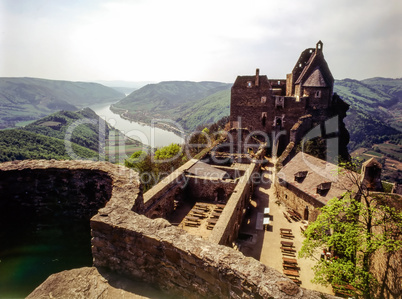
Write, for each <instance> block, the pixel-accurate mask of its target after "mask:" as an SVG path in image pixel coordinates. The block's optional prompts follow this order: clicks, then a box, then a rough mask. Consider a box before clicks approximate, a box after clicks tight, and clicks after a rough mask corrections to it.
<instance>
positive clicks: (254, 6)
mask: <svg viewBox="0 0 402 299" xmlns="http://www.w3.org/2000/svg"><path fill="white" fill-rule="evenodd" d="M2 4H3V6H2V7H1V9H0V11H1V12H2V18H1V19H2V22H3V24H2V25H3V26H2V28H6V30H3V31H2V32H1V35H0V51H1V53H2V55H1V59H2V61H1V63H2V66H3V67H2V68H1V73H0V75H2V76H7V75H9V76H36V77H47V78H55V79H58V78H59V79H68V80H99V79H105V80H118V79H122V80H153V81H159V80H196V81H197V80H218V81H226V82H233V81H234V79H235V78H236V76H237V75H239V74H251V73H253V72H254V71H255V68H256V67H259V68H261V69H262V73H264V74H267V75H268V76H269V77H271V78H284V77H285V75H286V73H288V72H290V71H291V70H292V68H293V66H294V63H295V62H296V60H297V58H298V56H299V54H300V52H301V51H302V50H304V49H305V48H308V47H314V46H315V44H316V42H317V41H318V40H320V39H321V40H322V41H323V42H324V54H325V57H326V59H327V61H328V63H329V66H330V68H331V70H332V72H333V75H334V76H335V77H336V78H342V77H352V78H356V79H363V78H367V77H370V76H389V77H396V76H400V74H399V73H398V72H399V70H400V69H401V62H400V58H399V57H400V52H401V50H402V49H401V47H402V42H401V37H400V34H399V32H398V30H397V28H398V25H399V23H400V21H399V17H398V16H400V14H401V5H400V4H399V2H398V1H397V0H389V1H378V0H368V1H363V0H356V1H352V2H350V1H346V0H339V1H318V0H306V1H303V2H301V1H291V0H285V1H282V2H280V3H279V2H277V1H267V0H255V1H249V2H244V1H237V0H234V1H211V0H206V1H183V0H171V1H161V0H148V1H122V0H119V1H100V0H99V1H96V0H92V1H88V0H87V1H78V0H76V1H65V2H63V1H57V2H53V1H52V2H51V3H49V2H48V1H44V0H38V1H35V5H33V4H32V2H30V1H10V0H6V1H3V2H2ZM398 60H399V61H398ZM351 66H353V67H351Z"/></svg>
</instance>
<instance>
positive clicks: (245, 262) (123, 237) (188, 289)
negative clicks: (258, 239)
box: [91, 207, 334, 298]
mask: <svg viewBox="0 0 402 299" xmlns="http://www.w3.org/2000/svg"><path fill="white" fill-rule="evenodd" d="M91 228H92V236H93V240H92V245H93V248H92V252H93V257H94V266H96V267H107V268H109V269H112V270H113V271H115V272H117V273H119V274H123V275H125V276H127V277H129V278H133V279H140V280H142V281H145V282H148V283H151V284H155V285H158V286H159V287H160V288H161V289H162V290H164V291H166V292H168V293H170V294H173V295H176V296H178V297H185V298H269V297H275V298H321V297H320V295H321V294H320V293H318V292H315V291H311V290H305V289H302V288H300V287H298V286H297V285H296V284H295V283H293V282H292V281H291V280H290V279H289V278H287V277H285V276H283V275H282V274H281V273H279V272H278V271H276V270H274V269H272V268H269V267H267V266H265V265H263V264H261V263H260V262H258V261H257V260H255V259H253V258H250V257H245V256H244V255H243V254H242V253H240V252H238V251H236V250H234V249H232V248H229V247H226V246H222V245H218V244H214V243H211V242H208V241H206V240H204V239H202V238H200V237H198V236H194V235H190V234H187V233H186V232H185V231H183V230H182V229H180V228H178V227H175V226H173V225H171V224H170V223H169V222H168V221H166V220H164V219H161V218H158V219H153V220H152V219H149V218H147V217H145V216H143V215H138V214H136V213H134V212H132V211H128V210H127V209H123V208H118V207H116V208H112V209H108V208H105V209H102V210H101V211H100V213H99V214H98V215H96V216H94V217H93V218H92V220H91ZM326 297H327V298H334V297H333V296H330V295H326Z"/></svg>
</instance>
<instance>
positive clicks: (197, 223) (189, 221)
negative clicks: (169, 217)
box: [184, 220, 200, 226]
mask: <svg viewBox="0 0 402 299" xmlns="http://www.w3.org/2000/svg"><path fill="white" fill-rule="evenodd" d="M184 225H186V226H200V223H199V222H195V221H191V220H185V221H184Z"/></svg>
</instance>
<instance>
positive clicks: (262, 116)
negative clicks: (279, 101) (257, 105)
mask: <svg viewBox="0 0 402 299" xmlns="http://www.w3.org/2000/svg"><path fill="white" fill-rule="evenodd" d="M266 122H267V112H263V113H262V115H261V124H262V126H263V127H265V123H266Z"/></svg>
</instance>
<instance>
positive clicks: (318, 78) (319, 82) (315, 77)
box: [303, 68, 328, 87]
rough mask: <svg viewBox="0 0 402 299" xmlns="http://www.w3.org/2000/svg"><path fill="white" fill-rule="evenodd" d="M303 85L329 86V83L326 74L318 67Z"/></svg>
mask: <svg viewBox="0 0 402 299" xmlns="http://www.w3.org/2000/svg"><path fill="white" fill-rule="evenodd" d="M303 86H306V87H327V86H328V85H327V83H326V82H325V79H324V76H323V75H322V73H321V70H320V69H319V68H317V69H316V70H315V71H314V72H313V73H312V74H311V75H310V77H308V78H307V80H306V82H304V84H303Z"/></svg>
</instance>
